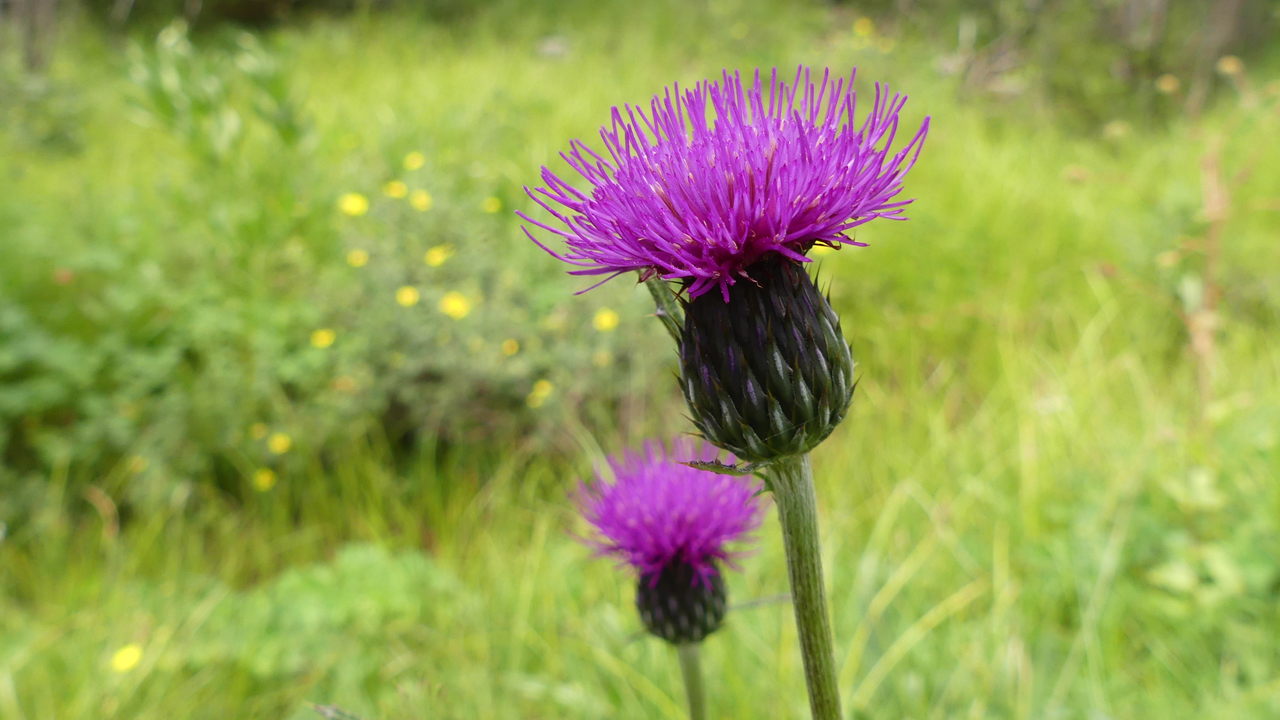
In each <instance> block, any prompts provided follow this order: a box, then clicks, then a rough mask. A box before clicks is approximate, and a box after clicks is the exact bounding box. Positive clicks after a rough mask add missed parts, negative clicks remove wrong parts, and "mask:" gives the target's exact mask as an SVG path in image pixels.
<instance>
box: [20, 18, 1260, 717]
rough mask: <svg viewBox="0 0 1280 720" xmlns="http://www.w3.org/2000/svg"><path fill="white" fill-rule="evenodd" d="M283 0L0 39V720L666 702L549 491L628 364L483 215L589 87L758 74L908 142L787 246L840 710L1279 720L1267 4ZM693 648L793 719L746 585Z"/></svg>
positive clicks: (511, 200) (629, 354)
mask: <svg viewBox="0 0 1280 720" xmlns="http://www.w3.org/2000/svg"><path fill="white" fill-rule="evenodd" d="M318 5H319V4H312V5H310V6H305V5H302V4H299V7H297V8H295V9H294V10H292V11H291V12H289V13H287V16H286V17H283V18H281V17H279V16H280V15H281V13H284V10H281V9H280V8H284V9H285V10H288V9H289V8H291V7H293V5H291V4H289V3H278V4H275V5H272V4H271V3H266V4H264V6H271V8H270V12H268V13H266V14H265V15H264V14H262V13H259V14H257V15H254V14H252V13H250V14H249V15H246V14H245V13H247V12H248V11H247V10H243V8H245V7H249V8H252V7H257V6H256V5H253V4H251V3H250V4H246V3H240V4H236V3H225V4H224V3H214V2H209V3H208V4H207V5H205V6H203V7H202V6H201V5H200V4H199V3H196V4H194V7H195V9H196V11H197V12H195V13H192V4H191V3H186V4H185V5H184V6H182V7H179V5H178V4H177V3H174V4H173V5H172V7H171V6H168V5H165V4H163V3H156V4H142V3H139V4H138V5H137V7H132V6H130V11H129V13H128V14H127V15H124V16H122V15H121V14H120V13H119V8H120V7H123V6H124V4H122V3H118V2H112V3H96V4H95V3H87V4H86V5H84V6H82V7H81V8H79V9H72V10H67V11H66V12H62V13H61V14H60V15H59V17H58V24H57V26H56V32H55V31H53V30H50V31H49V37H48V38H46V40H49V44H48V45H47V46H45V47H44V48H43V49H42V53H43V57H41V58H38V59H39V60H40V62H37V63H33V64H32V65H33V66H34V68H35V69H28V68H26V67H24V66H23V65H24V64H25V63H28V62H29V61H30V60H31V58H30V57H29V53H28V54H27V56H26V57H24V55H23V53H22V52H21V51H20V50H21V48H22V45H21V43H20V42H18V40H19V38H18V37H17V36H16V35H14V34H12V33H11V34H10V36H9V39H10V40H12V41H13V42H8V43H7V44H6V47H7V48H8V51H7V52H8V54H7V55H6V58H5V62H6V64H5V67H4V72H3V78H2V82H3V106H2V107H0V112H2V113H3V117H4V123H3V128H2V129H0V141H2V142H3V143H4V152H3V153H2V154H0V170H2V172H0V227H2V228H3V235H2V237H3V245H2V247H0V250H3V255H2V257H3V261H0V460H2V461H0V717H3V718H6V719H8V718H24V719H25V718H32V719H34V718H60V719H61V718H107V717H116V718H174V717H191V718H206V717H207V718H228V717H246V718H248V717H255V718H256V717H263V718H274V717H287V718H305V717H314V716H315V715H314V712H313V710H312V709H311V707H310V703H319V704H328V703H334V704H337V705H340V706H341V707H343V708H345V709H346V710H348V711H350V712H354V713H358V714H359V715H361V716H363V717H367V718H375V717H377V718H436V717H439V718H509V717H530V718H534V717H566V718H577V717H580V718H598V717H625V718H653V717H663V718H678V717H682V716H683V710H682V701H681V694H680V693H681V689H680V685H679V678H678V675H677V671H676V665H675V663H674V657H673V655H672V653H671V652H670V650H669V649H668V648H666V647H665V646H662V645H661V644H659V643H657V642H654V641H651V640H647V639H636V638H635V637H634V634H635V633H636V632H638V631H639V630H640V624H639V623H638V622H637V619H636V618H635V617H634V611H633V610H632V609H631V602H632V601H631V592H632V591H633V588H632V583H631V581H630V580H629V579H628V578H625V577H623V576H621V575H620V574H619V573H617V572H616V571H615V570H614V569H613V568H612V567H610V566H609V563H607V562H603V561H593V560H591V559H590V558H589V553H588V551H587V550H585V549H584V548H582V547H581V546H579V545H578V544H576V543H575V542H574V541H573V540H572V539H571V537H570V532H571V531H574V530H575V529H576V530H581V528H580V527H579V525H578V523H577V521H576V520H575V518H574V517H573V514H572V512H571V511H570V508H569V507H568V505H567V503H566V501H565V497H564V490H565V488H566V487H567V485H568V484H569V483H570V482H572V481H573V480H574V479H575V478H577V477H579V476H581V475H583V474H584V473H587V472H589V469H590V466H591V462H592V461H593V459H597V458H598V457H599V456H600V454H601V453H603V452H611V451H613V450H616V449H619V448H621V447H624V446H626V445H628V444H634V443H635V442H637V441H638V440H639V439H641V438H643V437H645V436H647V435H650V434H653V433H671V432H679V431H684V430H687V429H688V427H689V426H688V424H687V423H686V422H685V421H684V420H683V419H682V417H681V410H682V408H681V405H680V401H679V399H678V397H677V396H676V394H675V383H674V382H673V381H672V377H671V375H672V372H673V371H674V366H673V356H674V354H673V353H672V352H671V348H670V346H669V340H668V339H667V338H666V335H665V333H663V331H662V330H661V328H660V327H659V325H658V323H656V322H654V320H653V319H652V318H649V317H646V316H647V314H648V313H651V312H652V308H651V305H650V304H649V302H648V299H647V293H646V292H645V290H644V289H643V288H636V287H634V286H633V284H632V283H630V282H628V281H627V280H626V279H621V278H620V279H618V280H615V281H614V282H612V283H610V284H608V285H606V286H604V287H602V288H600V289H598V290H593V291H592V292H590V293H587V294H585V295H581V296H576V297H575V296H573V295H572V293H573V292H575V291H576V290H579V289H581V288H582V287H585V286H586V284H587V283H584V282H582V281H580V280H577V279H573V278H568V277H566V276H565V275H564V274H563V268H562V267H561V266H560V265H559V264H558V263H557V262H556V261H554V260H553V259H551V258H549V257H546V256H545V254H544V253H542V252H541V251H540V250H538V249H537V248H536V247H534V246H533V245H532V244H531V243H529V242H528V241H527V240H526V239H524V237H523V235H522V234H521V232H520V230H519V226H518V223H517V222H515V219H514V218H513V216H512V214H511V212H512V210H513V209H519V208H526V209H527V208H529V207H530V205H531V203H530V202H528V201H527V200H526V199H525V198H524V197H523V194H522V192H521V187H522V186H523V185H525V184H529V183H534V182H536V180H537V172H538V168H539V167H540V166H541V165H543V164H549V165H551V166H552V167H553V168H557V169H563V168H562V163H561V161H559V160H558V159H557V157H556V154H557V153H558V152H559V151H560V150H561V149H563V148H565V147H566V146H567V143H568V140H569V139H570V138H575V137H580V138H584V139H587V140H588V142H590V140H591V138H593V137H594V133H595V129H596V128H597V127H598V126H599V124H600V123H602V122H603V121H604V119H606V118H607V113H608V109H609V107H610V106H612V105H614V104H619V103H622V102H645V101H646V100H647V98H648V97H650V96H651V95H652V94H653V93H655V92H657V91H659V90H660V89H661V88H662V87H663V86H665V85H668V84H670V83H671V82H673V81H679V82H681V83H682V84H691V83H692V82H695V81H697V80H699V79H702V78H705V77H708V76H715V75H716V74H718V73H719V72H720V70H721V69H722V68H729V69H741V70H743V71H744V72H750V71H752V70H753V69H754V68H756V67H764V68H769V67H772V66H778V67H779V68H782V69H784V70H786V69H787V68H791V67H794V66H795V65H797V64H799V63H805V64H810V65H813V66H815V67H831V68H833V69H835V70H838V71H841V72H844V71H846V69H847V68H849V67H851V66H854V65H856V66H857V67H858V68H859V88H860V90H861V91H863V92H866V91H869V90H870V89H871V87H872V86H871V83H872V82H873V81H875V80H882V81H888V82H891V83H892V85H893V88H894V89H897V90H903V91H906V92H908V93H909V94H910V95H911V96H912V99H911V102H910V103H909V104H908V105H907V110H906V111H905V116H904V120H905V122H906V123H907V125H908V126H912V125H914V124H916V123H918V122H919V121H920V120H921V119H922V118H923V117H924V116H925V115H926V114H928V115H931V116H932V118H933V125H932V131H931V133H930V137H929V140H928V144H927V146H926V149H925V152H924V154H923V155H922V159H921V162H920V163H919V165H918V166H917V167H916V168H915V170H913V172H912V175H911V177H910V179H909V182H908V193H909V195H910V196H914V197H917V198H919V200H918V202H917V203H916V204H915V205H914V206H913V207H912V209H911V212H910V215H911V217H912V220H911V221H910V222H907V223H885V224H872V225H870V226H868V227H865V228H862V229H860V230H859V234H858V239H859V240H862V241H868V242H870V243H871V246H870V247H869V248H866V249H860V250H854V249H849V250H844V251H840V252H835V253H829V254H827V255H824V256H822V257H821V258H820V262H821V274H822V277H823V278H825V281H826V282H829V283H830V285H831V291H832V294H833V300H834V302H835V303H836V304H837V307H838V309H839V310H840V312H841V314H842V317H843V318H844V327H845V332H846V334H847V335H848V337H849V339H850V341H851V342H852V344H853V347H854V352H855V357H856V358H857V359H858V360H859V362H860V366H861V377H862V379H861V383H860V384H859V391H858V394H857V397H856V398H855V402H854V406H853V410H852V412H851V415H850V417H849V419H848V420H847V421H846V423H845V424H844V425H843V426H842V428H841V429H840V430H839V431H838V432H837V434H836V435H835V436H833V438H832V439H831V440H830V441H828V442H827V443H826V444H825V445H823V446H822V448H820V450H819V451H818V452H817V453H816V456H815V466H816V471H817V474H818V483H819V494H820V502H821V506H822V523H823V529H824V532H825V536H824V543H825V544H824V550H825V553H826V563H827V577H828V582H829V584H830V588H829V589H830V592H831V597H832V603H833V612H834V621H835V630H836V635H837V638H836V645H837V649H838V652H840V653H842V654H843V657H841V658H840V659H839V660H840V663H841V668H842V670H841V686H842V692H843V693H844V695H845V703H846V706H847V707H848V711H849V712H850V714H851V716H852V717H859V718H872V717H874V718H903V717H912V718H1041V717H1044V718H1050V717H1055V718H1056V717H1063V718H1090V719H1095V718H1122V717H1179V718H1183V717H1185V718H1224V717H1233V718H1234V717H1241V718H1249V717H1259V718H1262V717H1275V716H1276V715H1277V714H1280V649H1278V648H1277V643H1276V642H1275V638H1276V637H1277V636H1278V635H1280V486H1278V485H1277V482H1276V479H1275V478H1276V475H1277V469H1278V468H1280V448H1277V442H1278V441H1280V402H1278V400H1280V388H1278V387H1277V384H1278V380H1280V378H1278V377H1277V375H1278V373H1280V348H1278V347H1277V329H1278V323H1280V245H1277V243H1276V242H1275V240H1276V238H1277V233H1278V232H1280V144H1278V143H1276V142H1275V137H1276V135H1277V130H1278V129H1280V127H1278V126H1280V69H1278V67H1277V62H1280V59H1278V58H1277V57H1275V55H1274V50H1273V49H1270V48H1269V43H1272V42H1273V41H1274V28H1275V26H1276V16H1275V11H1276V6H1275V4H1274V3H1266V2H1253V3H1235V4H1234V5H1232V7H1233V8H1234V9H1233V10H1232V12H1234V13H1235V16H1234V26H1235V27H1234V32H1231V33H1227V34H1226V35H1224V36H1223V38H1222V39H1221V40H1215V39H1214V38H1215V37H1216V35H1214V33H1215V32H1216V28H1218V23H1219V20H1218V18H1220V16H1221V11H1222V6H1224V5H1231V3H1221V2H1220V3H1201V4H1195V3H1181V4H1170V5H1168V6H1167V7H1166V6H1165V5H1164V4H1163V3H1152V4H1149V5H1148V4H1144V3H1140V2H1131V3H1116V4H1104V5H1105V8H1103V9H1107V10H1108V12H1112V11H1114V12H1115V13H1119V14H1120V16H1121V20H1124V18H1130V19H1131V17H1132V14H1133V12H1136V11H1135V10H1134V9H1135V8H1138V10H1142V9H1143V8H1146V10H1142V11H1143V12H1147V11H1150V10H1151V9H1152V8H1156V9H1159V8H1161V7H1165V8H1166V9H1167V10H1168V12H1167V13H1166V15H1167V18H1165V19H1163V20H1162V22H1163V23H1165V24H1164V25H1162V26H1161V27H1162V28H1163V29H1162V30H1161V32H1160V33H1159V34H1158V35H1159V42H1157V41H1155V40H1151V41H1150V42H1147V40H1143V38H1145V37H1146V36H1145V35H1143V34H1142V32H1141V31H1143V28H1144V27H1147V26H1145V25H1142V23H1140V22H1139V23H1137V24H1134V23H1132V22H1131V23H1130V25H1127V26H1126V25H1123V23H1121V26H1122V27H1123V28H1127V30H1126V31H1127V32H1128V31H1132V32H1130V34H1128V35H1125V34H1119V35H1117V34H1115V33H1110V34H1109V33H1108V32H1107V30H1108V29H1109V28H1112V25H1108V24H1106V23H1104V22H1103V21H1102V20H1099V19H1098V18H1099V17H1101V16H1097V17H1095V16H1094V15H1091V14H1090V13H1094V12H1095V11H1096V10H1097V8H1096V7H1094V5H1092V4H1089V3H1083V2H1080V3H1059V4H1057V5H1054V6H1040V5H1023V4H1008V5H1006V4H1002V3H996V4H982V3H971V4H966V3H962V2H956V3H951V4H947V3H940V4H939V5H938V6H937V7H936V8H931V7H925V6H916V5H913V4H912V3H901V2H900V3H895V4H893V5H890V4H887V3H880V4H875V3H872V4H867V5H865V6H856V5H855V6H851V5H840V4H837V5H820V4H815V5H792V4H785V3H769V2H746V1H745V0H744V1H743V2H711V3H701V2H699V3H666V2H658V3H651V4H647V5H643V6H624V5H621V4H612V3H571V4H552V3H545V4H536V3H514V2H506V3H504V2H493V3H476V4H472V3H457V4H451V3H446V2H440V3H426V4H421V5H404V6H383V5H382V4H378V3H363V4H360V3H358V4H357V5H356V6H355V7H354V8H341V7H337V6H334V7H319V6H318ZM238 8H239V9H238ZM1020 8H1021V9H1020ZM64 9H65V8H64ZM184 10H185V11H186V12H187V14H188V15H189V16H190V17H188V18H186V19H183V18H181V17H179V19H178V20H176V21H175V20H174V16H175V14H178V15H181V14H182V12H183V11H184ZM1124 12H1129V15H1124ZM1197 13H1199V14H1197ZM1108 17H1110V16H1108ZM1142 17H1146V19H1147V20H1148V21H1150V22H1148V25H1151V24H1153V23H1154V20H1152V18H1151V17H1150V16H1149V15H1148V16H1142ZM19 19H20V18H19ZM1111 19H1114V18H1111ZM1126 22H1127V21H1126ZM192 23H194V24H192ZM12 29H13V28H12V27H10V30H12ZM49 38H53V40H50V39H49ZM1135 38H1136V39H1135ZM54 40H56V42H54ZM1144 42H1146V43H1147V44H1146V45H1144V44H1143V43H1144ZM1228 53H1237V54H1238V57H1237V55H1228ZM1224 55H1226V59H1223V56H1224ZM1241 58H1242V59H1241ZM1197 93H1199V94H1201V95H1202V97H1200V98H1199V99H1197V98H1196V94H1197ZM775 527H776V526H775V525H773V524H772V523H771V522H770V523H767V524H766V527H765V530H764V531H763V532H762V534H761V535H762V544H761V550H760V552H758V553H757V554H755V555H753V556H751V557H750V558H748V559H746V560H745V562H744V570H745V571H744V572H743V573H742V574H740V575H734V576H733V578H732V580H731V597H732V598H734V599H735V600H737V601H739V602H743V601H747V600H750V599H752V598H757V597H768V596H772V595H776V594H777V593H780V592H784V591H785V589H786V574H785V566H784V560H783V556H782V553H781V543H780V540H779V538H778V537H777V535H776V532H775V529H774V528H775ZM706 662H707V671H708V674H709V677H710V688H709V691H710V702H711V707H712V708H713V711H714V712H715V713H716V715H717V716H718V717H725V718H754V717H759V718H764V717H769V718H787V717H795V718H800V717H805V716H806V714H807V710H806V707H807V706H806V704H805V696H804V690H803V681H802V675H801V670H800V664H799V663H800V661H799V656H798V653H797V652H796V645H795V638H794V631H793V629H792V620H791V617H790V608H788V607H786V606H785V605H781V604H766V605H761V606H755V607H750V608H744V609H741V610H738V611H736V612H734V613H733V614H731V616H730V620H729V622H728V624H727V626H726V628H725V630H724V631H723V632H721V633H720V634H718V635H717V636H716V637H715V638H713V639H712V640H711V641H710V642H709V644H708V650H707V659H706Z"/></svg>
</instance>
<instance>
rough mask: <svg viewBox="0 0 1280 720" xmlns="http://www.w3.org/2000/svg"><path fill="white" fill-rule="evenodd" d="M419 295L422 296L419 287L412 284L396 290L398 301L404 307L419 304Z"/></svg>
mask: <svg viewBox="0 0 1280 720" xmlns="http://www.w3.org/2000/svg"><path fill="white" fill-rule="evenodd" d="M419 297H421V296H420V295H419V294H418V288H416V287H413V286H412V285H405V286H404V287H402V288H400V289H399V290H396V302H398V303H400V305H401V306H402V307H413V306H414V305H417V304H418V298H419Z"/></svg>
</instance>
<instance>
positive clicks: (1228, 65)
mask: <svg viewBox="0 0 1280 720" xmlns="http://www.w3.org/2000/svg"><path fill="white" fill-rule="evenodd" d="M1218 72H1220V73H1222V74H1223V75H1239V74H1240V73H1242V72H1244V61H1243V60H1241V59H1240V58H1238V57H1236V56H1235V55H1224V56H1222V57H1221V58H1219V59H1218Z"/></svg>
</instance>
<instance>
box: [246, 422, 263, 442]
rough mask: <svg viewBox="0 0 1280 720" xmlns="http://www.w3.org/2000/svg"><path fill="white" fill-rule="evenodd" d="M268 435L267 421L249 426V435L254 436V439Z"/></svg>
mask: <svg viewBox="0 0 1280 720" xmlns="http://www.w3.org/2000/svg"><path fill="white" fill-rule="evenodd" d="M266 436H267V424H266V423H254V424H252V425H250V426H249V437H251V438H253V439H254V440H261V439H262V438H264V437H266Z"/></svg>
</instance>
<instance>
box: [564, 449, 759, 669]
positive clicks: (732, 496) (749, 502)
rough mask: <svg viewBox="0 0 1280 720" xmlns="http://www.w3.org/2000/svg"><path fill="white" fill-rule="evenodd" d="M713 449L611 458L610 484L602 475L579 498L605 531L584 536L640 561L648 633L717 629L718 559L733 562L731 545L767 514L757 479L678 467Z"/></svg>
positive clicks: (687, 637) (640, 597) (675, 635)
mask: <svg viewBox="0 0 1280 720" xmlns="http://www.w3.org/2000/svg"><path fill="white" fill-rule="evenodd" d="M716 453H717V451H716V450H715V449H714V448H712V447H710V446H707V445H702V444H700V443H694V442H692V441H688V440H676V441H674V442H673V443H672V444H671V447H670V448H669V449H668V448H667V447H664V446H663V445H662V444H661V443H658V442H649V443H646V444H645V447H644V451H643V452H641V453H636V452H627V453H624V454H623V455H621V456H616V457H613V458H610V460H609V465H610V467H611V468H612V470H613V475H614V478H615V479H614V481H613V482H608V481H607V480H604V479H602V478H600V477H597V479H596V482H595V483H593V484H591V485H587V484H583V485H582V486H580V487H579V489H578V492H577V496H576V501H577V505H578V507H579V508H580V510H581V512H582V515H583V517H585V518H586V519H587V521H588V522H589V523H591V525H592V526H593V527H594V528H595V529H596V531H597V532H598V533H599V535H600V538H599V539H587V540H586V541H585V542H586V543H587V544H588V545H590V546H591V547H593V548H595V550H596V551H597V552H598V553H599V554H600V555H608V556H611V557H615V558H618V559H619V560H622V561H623V562H624V563H626V564H627V565H630V566H631V567H633V568H635V570H636V572H637V574H638V575H639V587H638V592H637V598H636V604H637V606H638V608H639V610H640V615H641V618H642V619H643V620H644V622H645V625H646V626H647V627H648V628H649V630H650V632H652V633H653V634H655V635H657V636H659V637H661V638H663V639H664V640H667V641H669V642H673V643H677V644H678V643H687V642H697V641H700V640H702V639H703V638H705V637H706V636H707V635H708V634H710V633H711V632H714V631H715V630H716V629H717V628H718V627H719V625H720V622H721V621H722V620H723V618H724V612H725V586H724V580H723V578H721V576H720V569H719V564H720V563H725V564H727V565H729V566H730V567H733V560H734V558H735V557H736V555H737V553H735V552H733V551H731V550H729V549H728V547H727V546H728V545H729V544H730V543H735V542H740V541H742V540H743V539H744V538H745V536H746V535H747V534H748V533H750V532H751V531H753V530H755V529H756V528H757V527H759V526H760V522H761V520H762V518H763V515H764V508H763V506H762V504H761V502H760V499H759V497H758V494H759V492H760V489H761V485H760V483H759V482H758V481H756V480H751V479H748V478H743V477H733V476H728V475H719V474H716V473H713V472H708V471H705V470H696V469H694V468H691V467H689V466H687V465H683V464H682V463H683V462H686V461H690V460H712V459H714V458H715V456H716Z"/></svg>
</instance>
